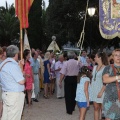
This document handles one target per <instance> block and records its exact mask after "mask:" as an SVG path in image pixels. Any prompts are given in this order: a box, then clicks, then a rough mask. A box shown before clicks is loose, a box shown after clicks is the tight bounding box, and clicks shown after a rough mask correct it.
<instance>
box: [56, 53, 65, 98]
mask: <svg viewBox="0 0 120 120" xmlns="http://www.w3.org/2000/svg"><path fill="white" fill-rule="evenodd" d="M63 61H64V57H63V55H60V56H59V61H58V62H56V63H55V74H56V87H57V98H58V99H61V98H63V97H64V82H62V87H61V88H60V87H59V80H60V70H61V68H62V66H63Z"/></svg>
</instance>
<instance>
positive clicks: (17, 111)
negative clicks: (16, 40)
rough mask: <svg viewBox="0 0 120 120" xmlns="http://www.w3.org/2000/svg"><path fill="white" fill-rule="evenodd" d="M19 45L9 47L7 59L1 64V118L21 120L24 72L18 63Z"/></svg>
mask: <svg viewBox="0 0 120 120" xmlns="http://www.w3.org/2000/svg"><path fill="white" fill-rule="evenodd" d="M18 53H19V49H18V47H16V46H14V45H10V46H9V47H7V50H6V56H7V59H5V60H4V61H3V62H2V63H1V64H0V82H1V85H2V91H3V92H2V99H3V114H2V118H1V120H21V114H22V111H23V105H24V97H25V95H24V89H25V88H24V83H25V79H24V77H23V73H22V71H21V69H20V67H19V65H18V62H17V61H18Z"/></svg>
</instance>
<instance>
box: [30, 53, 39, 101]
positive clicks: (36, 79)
mask: <svg viewBox="0 0 120 120" xmlns="http://www.w3.org/2000/svg"><path fill="white" fill-rule="evenodd" d="M37 58H38V53H37V52H36V51H35V52H33V53H32V59H31V60H30V62H31V66H32V70H33V75H34V86H35V90H34V91H35V99H33V101H35V102H38V100H37V97H38V93H39V92H40V84H39V76H40V64H39V62H38V60H37Z"/></svg>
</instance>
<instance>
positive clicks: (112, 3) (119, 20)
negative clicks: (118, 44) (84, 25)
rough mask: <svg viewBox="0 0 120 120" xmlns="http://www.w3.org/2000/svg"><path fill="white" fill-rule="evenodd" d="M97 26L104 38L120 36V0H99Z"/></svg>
mask: <svg viewBox="0 0 120 120" xmlns="http://www.w3.org/2000/svg"><path fill="white" fill-rule="evenodd" d="M99 28H100V33H101V35H102V37H103V38H105V39H113V38H115V37H120V0H99Z"/></svg>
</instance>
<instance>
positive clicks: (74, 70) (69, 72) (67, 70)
mask: <svg viewBox="0 0 120 120" xmlns="http://www.w3.org/2000/svg"><path fill="white" fill-rule="evenodd" d="M79 69H80V63H79V62H78V61H77V60H74V59H70V60H68V61H66V62H65V63H64V64H63V67H62V69H61V71H60V73H61V74H63V75H66V76H78V72H79Z"/></svg>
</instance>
